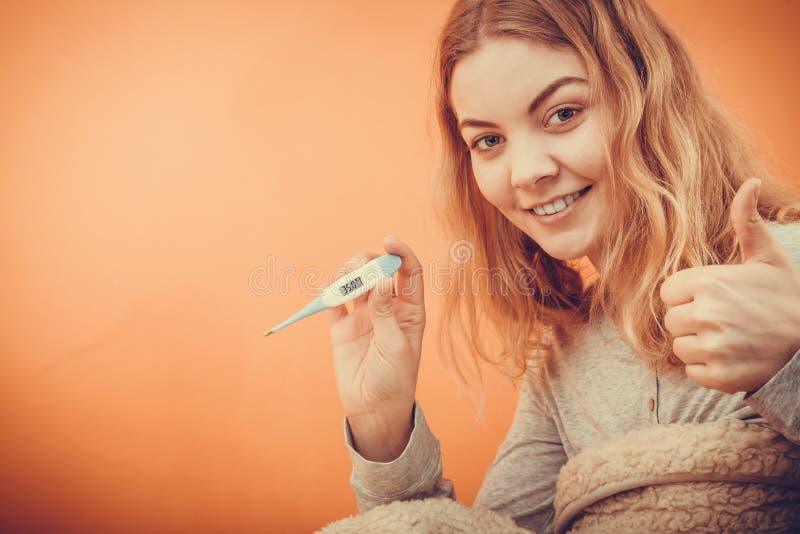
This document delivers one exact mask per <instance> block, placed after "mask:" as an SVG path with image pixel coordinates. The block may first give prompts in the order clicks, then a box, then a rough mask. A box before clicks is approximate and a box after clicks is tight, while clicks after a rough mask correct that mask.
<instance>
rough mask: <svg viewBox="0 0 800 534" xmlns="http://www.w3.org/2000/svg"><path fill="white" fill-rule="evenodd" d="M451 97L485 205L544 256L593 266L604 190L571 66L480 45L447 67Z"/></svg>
mask: <svg viewBox="0 0 800 534" xmlns="http://www.w3.org/2000/svg"><path fill="white" fill-rule="evenodd" d="M450 96H451V101H452V104H453V107H454V111H455V114H456V117H457V119H458V121H459V127H460V131H461V136H462V138H463V140H464V141H465V143H466V144H467V147H470V148H469V150H470V159H471V161H472V170H473V173H474V175H475V179H476V181H477V185H478V188H479V189H480V191H481V193H482V194H483V196H484V197H485V198H486V200H488V201H489V202H490V203H491V204H493V205H494V206H495V207H496V208H497V209H498V210H499V211H500V212H501V213H502V214H503V215H505V216H506V217H507V218H508V219H509V220H510V221H511V222H512V223H513V224H514V225H516V226H517V227H519V228H520V229H521V230H522V231H523V232H525V233H526V234H527V235H528V236H530V237H531V238H532V239H533V240H534V241H536V242H537V243H538V244H539V246H540V247H542V249H544V251H545V252H546V253H547V254H549V255H550V256H552V257H554V258H557V259H561V260H570V259H577V258H581V257H583V256H589V259H590V260H592V262H593V263H594V262H595V259H596V256H597V250H596V248H597V244H598V243H599V240H600V236H601V235H602V234H601V230H602V228H603V223H604V222H607V221H608V220H609V215H610V213H609V202H608V196H607V190H608V181H607V180H605V179H604V176H605V174H606V172H605V165H604V162H603V157H602V148H601V143H600V130H599V123H598V117H597V113H596V112H593V110H592V109H589V104H590V102H589V83H588V75H587V72H586V68H585V66H584V64H583V61H582V60H581V58H580V56H579V55H578V54H577V53H576V52H574V51H572V50H563V49H562V50H558V51H557V50H553V49H551V48H548V47H547V46H545V45H542V44H539V43H533V42H530V41H525V40H521V39H511V38H505V39H495V40H489V41H486V42H485V43H484V45H483V46H481V48H479V49H478V50H477V51H476V52H474V53H472V54H470V55H468V56H466V57H464V58H462V59H461V60H459V62H458V63H457V64H456V66H455V69H454V71H453V78H452V85H451V93H450ZM595 111H596V110H595ZM595 265H596V263H595Z"/></svg>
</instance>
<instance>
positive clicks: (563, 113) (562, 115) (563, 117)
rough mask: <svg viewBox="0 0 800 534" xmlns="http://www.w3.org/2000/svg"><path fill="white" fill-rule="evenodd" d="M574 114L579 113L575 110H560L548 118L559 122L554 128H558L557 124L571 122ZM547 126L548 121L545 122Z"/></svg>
mask: <svg viewBox="0 0 800 534" xmlns="http://www.w3.org/2000/svg"><path fill="white" fill-rule="evenodd" d="M576 113H580V110H579V109H575V108H561V109H558V110H556V112H555V113H553V114H552V115H551V116H550V120H553V119H554V118H557V119H558V120H559V121H560V122H559V123H557V124H556V126H558V124H565V123H567V122H569V121H571V120H572V119H573V117H575V114H576ZM547 124H550V121H547Z"/></svg>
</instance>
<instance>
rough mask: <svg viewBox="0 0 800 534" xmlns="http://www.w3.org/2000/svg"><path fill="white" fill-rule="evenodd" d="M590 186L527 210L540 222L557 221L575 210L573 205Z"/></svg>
mask: <svg viewBox="0 0 800 534" xmlns="http://www.w3.org/2000/svg"><path fill="white" fill-rule="evenodd" d="M591 188H592V186H591V185H588V186H586V187H584V188H583V189H581V190H580V191H577V192H576V193H572V194H571V195H567V196H565V197H561V198H559V199H558V200H555V201H554V202H551V203H550V204H544V205H542V206H537V207H535V208H533V209H530V210H528V212H529V213H530V214H531V215H533V216H534V217H536V220H537V221H539V222H541V223H545V224H549V223H555V222H558V221H560V220H561V219H563V218H564V217H566V216H567V215H569V214H570V213H572V212H573V211H574V210H575V208H574V207H573V206H574V205H575V204H576V203H578V202H580V201H581V199H583V197H584V196H585V195H586V193H588V192H589V190H590V189H591Z"/></svg>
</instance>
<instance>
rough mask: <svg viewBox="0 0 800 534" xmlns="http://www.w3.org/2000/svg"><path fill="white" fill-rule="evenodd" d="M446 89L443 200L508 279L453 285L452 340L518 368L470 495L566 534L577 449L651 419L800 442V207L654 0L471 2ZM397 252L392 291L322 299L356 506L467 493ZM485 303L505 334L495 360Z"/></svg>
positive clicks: (417, 282) (408, 274)
mask: <svg viewBox="0 0 800 534" xmlns="http://www.w3.org/2000/svg"><path fill="white" fill-rule="evenodd" d="M436 80H437V82H438V83H437V88H438V95H437V105H438V118H439V124H440V127H441V130H442V135H443V140H444V152H445V153H444V166H443V168H442V172H441V184H440V185H441V186H440V187H439V188H438V190H439V192H440V193H441V198H440V199H439V201H440V207H439V209H438V210H437V213H443V214H445V217H443V222H444V223H445V225H446V226H447V227H448V229H449V230H451V231H453V232H454V234H455V235H456V236H458V237H459V238H461V239H467V240H468V241H469V242H470V243H472V244H473V245H474V247H475V254H474V258H471V260H470V262H469V263H468V264H467V265H466V267H467V269H468V270H469V271H470V274H474V273H476V272H478V271H480V270H483V269H488V270H490V271H491V272H494V273H501V274H502V276H501V277H500V282H499V285H497V286H493V287H491V288H490V289H489V290H484V291H474V289H475V288H474V287H468V288H466V291H457V292H456V291H453V292H451V293H450V294H448V295H447V296H446V307H445V310H444V313H443V317H444V318H445V320H447V321H451V322H452V323H453V326H454V327H451V326H450V325H445V326H444V327H443V328H442V329H441V331H442V333H443V335H450V336H451V338H450V340H451V343H449V344H448V348H449V350H450V352H451V354H452V353H454V349H453V344H452V339H453V338H456V337H457V335H458V334H457V332H458V330H457V327H459V326H463V327H466V328H465V330H466V332H465V335H466V337H467V339H468V341H469V345H470V346H471V347H473V348H474V350H475V354H473V357H475V358H477V357H481V358H484V359H486V360H489V361H493V362H494V363H497V364H499V365H503V366H505V367H506V368H508V367H510V368H512V370H513V374H514V375H515V376H524V377H525V380H524V381H523V385H522V389H521V391H520V396H519V401H518V406H517V410H516V413H515V416H514V421H513V423H512V426H511V429H510V430H509V433H508V435H507V437H506V440H505V441H504V442H503V444H502V445H501V447H500V449H499V451H498V454H497V457H496V458H495V461H494V462H493V463H492V465H491V467H490V469H489V472H488V473H487V475H486V477H485V479H484V481H483V485H482V487H481V489H480V491H479V493H478V496H477V499H476V501H475V503H474V506H476V507H483V508H489V509H493V510H496V511H498V512H501V513H504V514H507V515H509V516H511V517H512V518H514V520H515V521H516V522H517V523H518V524H519V525H520V526H523V527H526V528H530V529H535V530H536V531H538V532H548V531H551V530H552V521H553V513H554V510H553V497H554V493H555V482H556V479H557V476H558V471H559V469H560V467H561V466H562V465H563V464H564V463H566V461H567V459H568V458H570V457H572V456H573V455H575V454H577V453H578V452H580V451H581V450H583V449H584V448H586V447H589V446H592V445H594V444H597V443H599V442H601V441H603V440H606V439H608V438H610V437H613V436H615V435H619V434H622V433H625V432H628V431H630V430H634V429H637V428H643V427H646V426H649V425H653V424H668V423H680V422H711V421H716V420H719V419H723V418H739V419H748V420H752V421H758V422H762V423H763V424H768V425H770V426H772V427H774V428H775V429H776V430H778V431H779V432H781V433H782V434H783V435H784V436H785V437H787V438H788V439H790V440H792V441H794V442H795V443H800V406H798V402H799V401H798V395H797V391H798V389H800V384H798V377H799V376H800V355H798V354H800V312H798V310H800V273H798V268H797V265H800V230H799V229H800V225H797V224H779V223H788V222H791V221H797V220H800V202H799V201H798V196H797V194H796V193H795V192H793V191H789V190H787V189H785V188H784V187H783V186H781V185H780V183H779V182H777V181H776V180H775V179H774V178H772V177H771V176H770V175H769V173H768V172H767V170H766V169H765V168H764V167H763V166H762V165H761V164H759V163H758V162H757V161H756V159H755V158H754V156H753V155H752V151H751V150H750V148H749V147H748V145H747V144H746V143H745V142H744V141H743V139H744V137H743V135H742V134H741V133H740V132H739V131H738V130H737V129H736V127H735V125H734V123H733V122H732V121H731V120H730V119H729V118H728V117H727V115H725V113H724V112H723V111H722V110H721V109H720V108H719V107H718V106H717V105H716V104H715V103H714V102H713V100H712V99H711V98H710V97H709V95H708V94H706V92H705V91H704V89H703V88H702V86H701V84H700V82H699V78H698V76H697V73H696V72H695V70H694V67H693V64H692V62H691V59H690V58H689V56H688V54H687V52H686V50H685V48H684V47H683V45H682V44H681V43H680V42H679V41H678V40H677V39H676V38H675V36H674V34H673V33H672V32H671V31H670V30H669V29H668V28H667V27H666V26H665V24H664V23H663V22H662V21H661V20H660V19H659V17H658V16H657V15H656V14H655V13H654V12H653V11H652V10H651V9H650V8H649V6H647V5H646V4H645V3H643V2H640V1H635V0H605V1H604V0H586V1H578V0H566V1H565V0H538V1H534V0H518V1H509V0H506V1H499V0H484V1H481V0H466V1H458V2H457V3H456V4H455V5H454V7H453V9H452V11H451V13H450V15H449V17H448V19H447V22H446V23H445V26H444V28H443V30H442V33H441V37H440V41H439V48H438V60H437V78H436ZM753 177H755V178H757V179H751V178H753ZM384 248H385V249H386V251H387V252H390V253H394V254H398V255H400V256H402V258H403V266H402V268H401V271H400V272H399V274H398V280H397V284H398V285H397V291H396V295H393V294H392V288H391V283H389V282H387V281H385V282H384V283H383V284H382V285H379V286H378V287H377V288H376V289H375V290H373V291H372V292H371V293H370V294H369V295H365V296H363V297H360V298H359V299H358V300H357V301H356V302H355V303H354V307H353V311H352V312H351V313H349V314H348V312H347V310H346V308H345V307H344V306H341V307H339V308H337V309H333V310H330V311H329V312H328V316H329V319H330V322H331V339H332V343H333V353H334V365H335V371H336V377H337V387H338V390H339V394H340V398H341V400H342V404H343V407H344V410H345V415H346V418H345V435H346V439H347V444H348V447H349V451H350V454H351V458H352V460H353V477H352V478H351V483H352V485H353V488H354V490H355V492H356V496H357V498H358V503H359V509H360V510H361V511H365V510H366V509H369V508H371V507H373V506H375V505H377V504H381V503H387V502H390V501H392V500H397V499H411V498H421V497H427V496H434V495H444V496H448V497H451V498H455V492H454V489H453V486H452V483H451V482H450V481H449V480H448V479H446V478H444V477H442V465H441V455H440V451H439V448H438V441H437V440H436V438H435V437H434V435H433V434H432V433H431V431H430V429H429V428H428V427H427V425H426V423H425V419H424V416H423V413H422V409H421V407H420V406H419V404H417V403H416V402H415V397H414V393H415V388H416V381H417V371H418V367H419V361H420V347H421V342H422V333H423V330H424V326H425V310H424V298H423V284H422V269H421V266H420V263H419V261H418V260H417V258H416V257H415V256H414V254H413V252H412V251H411V249H410V248H409V247H408V245H406V244H405V243H403V242H401V241H399V240H397V239H395V238H391V237H387V239H386V240H385V242H384ZM375 256H376V254H373V253H361V254H358V255H356V256H355V257H354V258H353V259H352V260H351V261H350V262H348V265H347V266H345V269H344V270H348V269H351V268H352V267H353V266H354V265H358V264H360V263H363V262H364V261H368V260H369V259H371V258H372V257H375ZM584 257H585V258H588V259H589V260H590V261H591V263H592V265H593V266H594V267H595V269H596V271H597V274H596V276H595V277H594V279H593V283H591V284H588V283H586V284H584V280H583V279H582V277H581V275H580V273H579V270H578V265H577V264H576V263H575V260H579V259H581V258H584ZM519 273H527V275H526V276H524V277H523V284H522V285H520V284H519V283H518V282H519V280H520V277H519V276H518V275H519ZM466 278H467V280H468V281H469V280H471V279H474V277H469V276H468V277H466ZM495 280H496V279H495ZM478 313H483V314H484V315H485V316H486V317H488V319H489V321H490V322H491V324H492V325H493V326H494V327H495V328H496V329H497V331H498V332H499V333H500V334H501V336H502V337H503V340H504V347H505V351H504V352H503V354H502V355H501V358H500V359H499V360H496V361H495V360H493V359H492V358H491V357H490V356H489V355H487V351H486V350H485V348H483V346H482V344H481V339H480V329H479V328H478V326H479V324H480V323H479V320H478ZM454 363H455V368H456V369H457V370H458V371H459V375H460V376H463V374H462V373H461V371H460V366H459V363H458V362H457V361H455V358H454Z"/></svg>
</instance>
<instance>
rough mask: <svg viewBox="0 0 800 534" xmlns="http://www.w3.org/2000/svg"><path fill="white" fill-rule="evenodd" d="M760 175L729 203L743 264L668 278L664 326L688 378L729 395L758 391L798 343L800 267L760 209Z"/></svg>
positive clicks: (664, 293)
mask: <svg viewBox="0 0 800 534" xmlns="http://www.w3.org/2000/svg"><path fill="white" fill-rule="evenodd" d="M760 189H761V181H760V180H755V179H750V180H747V181H746V182H745V183H743V184H742V186H741V187H740V188H739V191H737V193H736V196H735V197H734V199H733V202H732V204H731V222H732V224H733V228H734V231H735V232H736V235H737V236H738V237H739V242H740V245H741V252H742V260H743V263H741V264H739V265H709V266H704V267H695V268H691V269H685V270H683V271H679V272H677V273H675V274H673V275H672V276H670V277H669V278H667V280H665V281H664V283H663V284H662V286H661V299H662V300H663V301H664V303H665V304H666V305H667V312H666V315H665V316H664V325H665V327H666V328H667V330H668V331H669V332H670V333H671V334H672V335H673V336H674V339H673V342H672V348H673V352H674V353H675V355H676V356H677V357H678V358H680V359H681V360H682V361H683V362H684V363H685V364H686V376H687V377H689V378H690V379H691V380H693V381H694V382H696V383H697V384H699V385H700V386H703V387H706V388H710V389H717V390H720V391H724V392H726V393H735V392H737V391H754V390H756V389H758V388H760V387H761V386H762V385H764V384H765V383H766V382H768V381H769V379H770V378H772V377H773V376H774V375H775V374H776V373H777V372H778V371H779V370H780V369H781V368H782V367H783V366H784V365H785V364H786V362H788V361H789V360H790V359H791V357H792V355H793V354H794V353H795V352H796V351H797V350H798V349H800V272H798V270H797V268H796V267H795V266H794V264H793V263H792V258H791V256H790V255H789V253H788V252H787V251H786V249H785V248H783V247H782V246H781V244H780V243H778V241H777V240H776V239H775V238H774V237H773V235H772V234H771V232H770V230H769V229H768V228H767V226H766V224H765V223H764V221H763V220H762V219H761V217H760V216H759V215H758V212H757V210H756V204H757V201H758V194H759V191H760Z"/></svg>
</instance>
